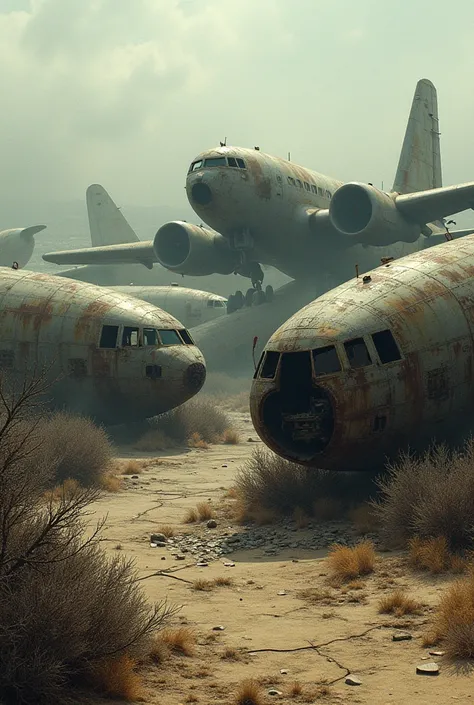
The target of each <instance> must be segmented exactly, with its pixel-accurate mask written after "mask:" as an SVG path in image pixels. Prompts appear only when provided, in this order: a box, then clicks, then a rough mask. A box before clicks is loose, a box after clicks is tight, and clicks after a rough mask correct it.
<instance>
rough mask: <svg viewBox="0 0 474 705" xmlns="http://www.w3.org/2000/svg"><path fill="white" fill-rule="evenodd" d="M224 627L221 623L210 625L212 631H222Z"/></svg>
mask: <svg viewBox="0 0 474 705" xmlns="http://www.w3.org/2000/svg"><path fill="white" fill-rule="evenodd" d="M224 629H225V627H223V626H222V624H219V625H217V627H212V631H213V632H223V631H224Z"/></svg>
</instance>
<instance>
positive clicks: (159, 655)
mask: <svg viewBox="0 0 474 705" xmlns="http://www.w3.org/2000/svg"><path fill="white" fill-rule="evenodd" d="M148 655H149V658H150V661H151V662H152V663H154V664H156V665H158V666H159V665H161V664H162V663H164V662H165V661H166V659H167V658H168V656H169V655H170V651H169V649H168V647H167V645H166V644H165V642H164V641H163V639H162V638H161V636H160V635H159V634H157V635H156V636H155V637H154V638H153V639H152V641H151V645H150V651H149V653H148Z"/></svg>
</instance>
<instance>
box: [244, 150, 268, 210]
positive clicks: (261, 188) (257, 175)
mask: <svg viewBox="0 0 474 705" xmlns="http://www.w3.org/2000/svg"><path fill="white" fill-rule="evenodd" d="M247 168H248V170H249V171H250V173H251V174H252V176H253V178H254V179H255V192H256V194H257V196H259V198H263V199H265V200H267V201H268V200H270V198H271V196H272V182H271V179H270V178H269V177H266V176H264V174H263V169H262V165H261V164H260V162H259V160H258V159H251V158H250V159H248V160H247Z"/></svg>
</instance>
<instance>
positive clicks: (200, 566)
mask: <svg viewBox="0 0 474 705" xmlns="http://www.w3.org/2000/svg"><path fill="white" fill-rule="evenodd" d="M208 565H209V563H204V562H201V563H196V567H197V568H207V566H208Z"/></svg>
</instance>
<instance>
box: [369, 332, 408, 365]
mask: <svg viewBox="0 0 474 705" xmlns="http://www.w3.org/2000/svg"><path fill="white" fill-rule="evenodd" d="M372 340H373V341H374V345H375V349H376V350H377V352H378V355H379V358H380V362H381V363H382V365H386V364H387V362H394V361H395V360H401V359H402V356H401V355H400V350H399V349H398V345H397V343H396V341H395V338H394V337H393V335H392V331H391V330H381V331H380V332H379V333H372Z"/></svg>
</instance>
